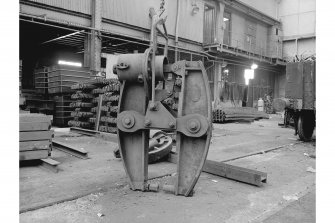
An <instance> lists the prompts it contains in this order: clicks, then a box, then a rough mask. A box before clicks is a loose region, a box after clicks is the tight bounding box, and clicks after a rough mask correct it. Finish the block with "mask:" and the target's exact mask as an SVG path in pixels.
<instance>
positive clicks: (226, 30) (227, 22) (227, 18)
mask: <svg viewBox="0 0 335 223" xmlns="http://www.w3.org/2000/svg"><path fill="white" fill-rule="evenodd" d="M230 38H231V14H230V13H229V12H224V13H223V44H226V45H229V44H230Z"/></svg>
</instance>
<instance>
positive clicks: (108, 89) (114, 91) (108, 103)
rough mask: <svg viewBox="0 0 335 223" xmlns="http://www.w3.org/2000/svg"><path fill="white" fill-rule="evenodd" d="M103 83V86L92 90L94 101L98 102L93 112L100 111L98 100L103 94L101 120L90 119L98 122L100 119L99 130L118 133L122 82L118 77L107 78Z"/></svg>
mask: <svg viewBox="0 0 335 223" xmlns="http://www.w3.org/2000/svg"><path fill="white" fill-rule="evenodd" d="M102 83H103V85H104V86H103V87H101V88H96V89H94V90H93V91H92V93H93V94H94V95H95V98H94V99H93V103H95V104H96V107H94V108H92V112H94V113H95V114H97V112H99V107H98V102H99V96H100V95H101V96H102V103H101V107H100V120H96V117H99V115H96V117H95V118H92V119H91V120H90V121H91V122H92V123H96V122H97V121H99V129H98V130H99V131H101V132H109V133H116V130H117V128H116V118H117V111H118V102H119V97H120V93H119V92H120V82H119V81H118V80H117V79H105V80H104V81H101V82H100V85H101V84H102Z"/></svg>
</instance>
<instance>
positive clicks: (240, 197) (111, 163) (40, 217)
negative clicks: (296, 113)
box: [20, 115, 315, 223]
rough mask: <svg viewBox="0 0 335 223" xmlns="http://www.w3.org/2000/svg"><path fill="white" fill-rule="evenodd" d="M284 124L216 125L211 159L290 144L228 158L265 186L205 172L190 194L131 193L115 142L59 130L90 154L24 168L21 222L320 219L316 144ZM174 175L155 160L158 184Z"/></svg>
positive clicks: (171, 167) (152, 170)
mask: <svg viewBox="0 0 335 223" xmlns="http://www.w3.org/2000/svg"><path fill="white" fill-rule="evenodd" d="M279 122H282V120H281V118H280V117H279V116H277V115H273V116H271V119H269V120H260V121H255V122H253V123H251V124H244V123H243V124H242V123H239V124H238V123H230V124H214V128H215V129H214V132H213V138H212V143H211V146H210V150H209V154H208V159H211V160H216V161H223V160H226V159H230V158H234V157H236V156H240V155H244V154H248V153H251V152H257V151H263V150H266V149H269V148H274V147H277V146H281V145H285V146H284V147H283V148H281V149H278V150H274V151H272V152H268V153H264V154H260V155H255V156H250V157H246V158H242V159H237V160H234V161H231V162H228V163H230V164H234V165H237V166H241V167H246V168H251V169H255V170H260V171H264V172H267V174H268V180H267V183H266V184H264V185H263V186H262V187H255V186H251V185H247V184H244V183H240V182H236V181H233V180H228V179H225V178H221V177H218V176H214V175H210V174H207V173H202V174H201V176H200V178H199V181H198V183H197V185H196V187H195V193H194V195H193V197H188V198H185V197H181V196H174V195H172V194H169V193H165V192H163V191H160V192H158V193H152V192H146V193H143V192H138V191H131V190H130V189H129V187H128V185H127V179H126V176H125V172H124V169H123V166H122V162H121V161H120V160H119V159H116V158H114V156H113V148H114V147H115V146H116V143H115V142H112V141H105V140H102V139H97V138H94V137H86V136H78V135H76V134H71V135H68V134H65V135H64V134H61V133H57V134H56V138H57V139H58V140H62V141H64V142H67V143H71V144H73V145H76V146H79V147H82V148H84V149H85V150H87V151H88V152H89V156H90V158H91V159H88V160H82V159H78V158H76V157H72V156H70V155H67V154H65V153H63V152H59V151H56V150H55V151H53V153H52V158H53V159H55V160H57V161H59V162H61V164H60V168H61V169H62V171H61V172H58V173H52V172H49V171H47V170H44V169H42V168H39V167H22V168H20V211H21V212H22V213H21V214H20V222H41V223H42V222H43V223H44V222H50V223H51V222H52V223H56V222H146V223H147V222H169V223H170V222H238V223H240V222H266V223H275V222H315V173H313V172H308V171H307V168H309V167H312V168H314V169H315V159H313V158H310V157H308V156H306V155H304V154H313V153H315V143H314V142H310V143H302V142H300V141H298V140H297V137H296V136H294V135H293V133H294V130H293V129H288V128H281V127H279V126H278V123H279ZM175 172H176V165H175V164H172V163H169V162H160V163H157V164H153V165H149V177H150V178H151V179H152V180H151V181H155V182H159V183H161V184H164V183H165V182H168V181H172V180H173V178H174V173H175ZM166 174H170V175H169V176H165V175H166ZM162 176H163V177H162ZM29 210H32V211H29ZM100 214H102V216H100V217H99V216H98V215H100Z"/></svg>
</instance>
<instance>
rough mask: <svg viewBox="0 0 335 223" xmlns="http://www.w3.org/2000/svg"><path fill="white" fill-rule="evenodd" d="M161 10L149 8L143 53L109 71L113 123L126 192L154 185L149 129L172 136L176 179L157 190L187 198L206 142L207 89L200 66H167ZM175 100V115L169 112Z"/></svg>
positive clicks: (182, 63)
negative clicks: (115, 88) (117, 86)
mask: <svg viewBox="0 0 335 223" xmlns="http://www.w3.org/2000/svg"><path fill="white" fill-rule="evenodd" d="M163 11H164V9H162V8H161V10H160V11H159V12H158V13H156V12H155V10H154V9H153V8H151V9H150V18H151V22H152V23H151V24H152V26H151V42H150V43H151V44H150V47H149V48H148V49H147V50H146V51H145V52H144V53H138V54H121V55H120V56H119V58H118V62H117V64H116V66H114V73H116V74H117V75H118V77H119V80H120V81H121V82H122V87H121V93H120V101H119V108H118V109H119V110H118V118H117V128H118V140H119V147H120V152H121V157H122V160H123V164H124V168H125V171H126V174H127V176H128V179H129V184H130V187H131V189H132V190H141V191H157V190H158V189H159V185H157V184H149V183H148V182H147V180H148V150H149V133H150V130H153V129H159V130H164V131H171V132H176V151H177V154H178V161H177V175H176V179H175V182H174V184H173V185H164V186H163V190H166V191H170V192H173V193H174V194H175V195H184V196H191V195H192V194H193V188H194V186H195V184H196V183H197V181H198V178H199V176H200V173H201V171H202V167H203V165H204V163H205V161H206V157H207V153H208V148H209V144H210V139H211V132H212V107H211V99H210V88H209V83H208V79H207V74H206V71H205V69H204V66H203V64H202V62H201V61H185V60H182V61H177V62H175V63H173V64H169V63H168V60H167V52H168V35H167V31H166V26H165V21H166V18H163V17H162V16H161V15H162V13H163ZM159 26H162V27H163V30H164V32H163V31H162V30H161V29H160V28H159ZM157 32H159V33H160V34H161V35H162V36H163V37H164V38H165V40H166V43H165V47H164V54H163V55H156V53H157ZM176 95H177V96H178V103H177V104H178V111H177V112H176V111H174V110H173V109H171V105H172V104H173V101H174V100H175V99H174V98H176Z"/></svg>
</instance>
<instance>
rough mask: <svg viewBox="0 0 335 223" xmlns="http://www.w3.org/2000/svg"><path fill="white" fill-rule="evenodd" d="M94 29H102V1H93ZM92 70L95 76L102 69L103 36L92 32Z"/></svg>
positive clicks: (90, 46)
mask: <svg viewBox="0 0 335 223" xmlns="http://www.w3.org/2000/svg"><path fill="white" fill-rule="evenodd" d="M92 3H93V4H92V6H93V7H92V25H91V26H92V28H95V29H98V30H100V29H101V20H102V12H101V8H102V0H92ZM89 39H90V41H89V42H90V44H89V46H88V49H90V56H89V57H90V69H91V71H93V72H94V73H95V74H96V73H98V72H100V69H101V36H100V31H96V30H92V31H91V35H90V38H89Z"/></svg>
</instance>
